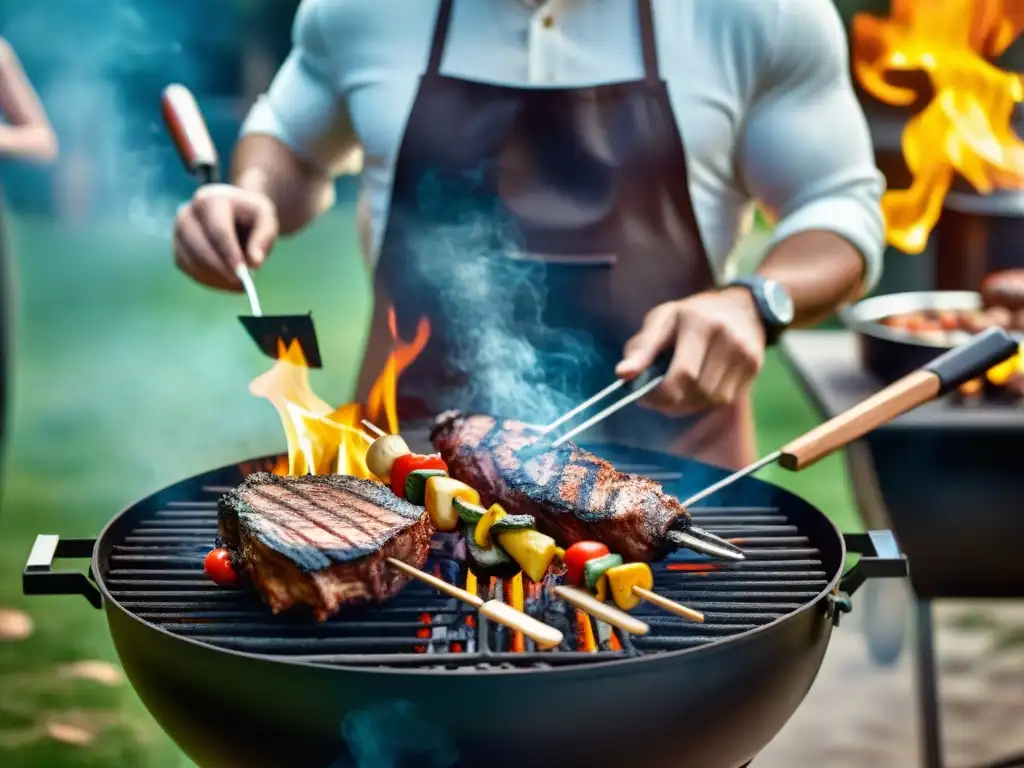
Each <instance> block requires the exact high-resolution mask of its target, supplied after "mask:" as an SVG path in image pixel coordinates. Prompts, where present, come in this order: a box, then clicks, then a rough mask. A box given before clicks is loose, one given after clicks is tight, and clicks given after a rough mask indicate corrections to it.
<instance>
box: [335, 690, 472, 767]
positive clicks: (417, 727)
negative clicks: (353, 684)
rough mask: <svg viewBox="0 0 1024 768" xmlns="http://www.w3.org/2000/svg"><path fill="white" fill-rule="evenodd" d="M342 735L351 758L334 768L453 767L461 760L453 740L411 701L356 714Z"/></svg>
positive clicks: (369, 709)
mask: <svg viewBox="0 0 1024 768" xmlns="http://www.w3.org/2000/svg"><path fill="white" fill-rule="evenodd" d="M341 733H342V736H343V737H344V739H345V743H346V744H347V745H348V751H349V755H350V756H351V758H350V759H349V758H345V757H343V758H340V759H338V760H336V761H335V762H334V764H333V765H332V766H331V768H449V766H451V765H454V764H455V761H456V760H458V757H459V753H458V749H457V748H456V747H455V745H454V744H453V743H452V741H451V739H450V738H449V737H448V736H447V735H446V734H444V733H443V732H442V731H441V730H440V729H439V728H437V727H436V726H434V725H433V724H432V723H431V722H430V721H429V720H428V719H427V718H426V717H425V716H424V715H423V714H422V713H421V712H419V711H418V710H417V708H416V705H414V704H413V703H411V702H408V701H394V702H387V703H383V704H377V705H374V706H372V707H368V708H366V709H362V710H359V711H357V712H352V713H351V714H349V715H348V716H347V717H346V718H345V720H344V722H343V723H342V725H341Z"/></svg>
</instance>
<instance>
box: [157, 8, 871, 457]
mask: <svg viewBox="0 0 1024 768" xmlns="http://www.w3.org/2000/svg"><path fill="white" fill-rule="evenodd" d="M360 151H361V152H363V153H364V157H365V167H364V168H363V171H362V188H361V195H360V202H359V219H360V232H361V235H362V244H363V248H364V250H365V251H366V254H367V257H368V259H369V260H370V262H371V264H372V265H373V267H374V277H375V279H374V285H375V294H376V295H375V310H374V313H373V320H372V330H371V334H370V341H369V343H368V346H367V350H366V355H365V359H364V367H363V371H362V374H361V376H360V383H359V387H360V392H359V395H360V397H361V398H363V397H365V395H366V394H367V390H368V387H369V384H370V383H371V382H372V381H373V380H374V379H375V378H376V375H377V374H378V372H379V371H380V369H381V366H382V364H383V361H384V358H385V356H386V355H387V353H388V351H389V349H390V346H391V345H390V337H389V330H388V322H387V320H388V308H389V307H390V306H394V309H395V312H396V315H397V318H398V320H399V327H400V329H402V330H403V335H407V332H405V329H409V328H412V327H414V326H415V323H416V321H417V320H418V318H419V317H420V316H421V315H426V316H427V317H428V318H429V319H430V321H431V324H432V335H431V340H430V343H429V344H428V346H427V348H426V350H425V351H424V352H423V353H422V354H421V355H420V356H419V358H417V360H416V362H415V363H414V364H413V365H412V366H411V367H410V368H409V369H408V371H406V372H405V373H404V374H403V376H402V378H401V379H400V381H399V389H400V394H401V395H406V396H409V397H410V399H409V400H407V401H406V402H407V403H409V404H413V403H414V404H415V405H416V406H417V408H413V406H412V405H409V408H410V410H407V411H406V413H405V415H407V416H410V415H420V413H419V411H423V412H435V413H436V412H437V411H439V410H442V409H443V408H445V407H449V406H452V405H454V406H456V407H462V408H467V409H468V408H475V407H486V404H487V403H488V402H494V401H495V388H500V387H501V386H502V385H503V382H504V381H505V380H503V379H501V378H500V375H498V376H495V375H494V370H495V369H496V368H498V369H500V367H501V366H502V365H507V366H508V367H509V371H508V374H509V376H510V377H511V378H510V379H509V380H511V381H513V383H516V384H521V385H523V388H524V390H525V391H535V392H547V391H557V390H560V389H561V390H563V391H564V390H566V389H570V390H572V393H573V396H574V397H575V396H580V397H582V396H586V395H589V394H592V393H593V392H596V391H598V390H599V389H601V388H602V387H603V386H605V385H606V384H607V383H609V381H611V380H612V377H613V376H615V375H618V376H620V377H626V378H633V377H636V376H638V375H639V374H641V373H642V372H643V371H644V370H645V369H647V368H648V366H650V365H651V364H652V363H653V362H655V360H656V359H657V358H659V356H661V355H662V354H663V353H668V354H669V355H670V356H671V363H670V366H669V369H668V375H667V377H666V379H665V381H664V382H663V383H662V385H661V386H660V387H659V388H658V389H657V390H655V391H654V392H653V393H652V394H651V395H650V396H649V397H648V398H647V402H646V404H647V405H648V406H649V409H647V410H643V409H635V408H628V409H625V410H624V411H621V412H620V413H618V414H616V416H615V417H613V419H611V420H609V422H608V423H606V424H605V425H603V426H604V429H605V433H604V436H606V437H608V438H610V439H613V440H616V441H619V442H627V443H633V444H641V445H643V446H644V447H648V448H651V449H656V450H666V451H671V452H675V453H680V454H685V455H690V456H694V457H696V458H700V459H703V460H705V461H710V462H712V463H716V464H721V465H725V466H733V467H737V466H741V465H744V464H746V463H748V462H749V461H750V460H752V459H753V458H754V451H755V446H754V433H753V423H752V415H751V408H750V400H749V397H750V388H751V385H752V383H753V381H754V379H755V377H756V375H757V373H758V371H759V369H760V367H761V364H762V361H763V359H764V353H765V348H766V346H768V345H771V344H773V343H774V342H775V341H776V340H777V339H778V337H779V335H780V334H781V333H782V332H783V331H784V330H785V329H786V328H787V327H788V326H790V325H806V324H813V323H815V322H817V321H819V320H821V319H823V318H825V317H826V316H828V315H829V314H830V313H831V312H832V311H833V310H834V309H835V308H836V307H837V306H838V305H840V304H842V303H845V302H847V301H850V300H852V299H854V298H856V297H857V296H859V295H860V294H861V293H863V292H864V291H866V290H867V289H869V288H870V287H871V286H872V285H873V284H874V282H875V281H876V280H877V278H878V276H879V272H880V269H881V254H882V248H883V225H882V217H881V211H880V207H879V200H880V197H881V193H882V190H883V182H882V178H881V175H880V174H879V173H878V171H877V170H876V169H875V167H874V163H873V155H872V149H871V144H870V138H869V134H868V131H867V127H866V123H865V120H864V116H863V114H862V112H861V110H860V108H859V106H858V104H857V102H856V99H855V97H854V94H853V91H852V88H851V85H850V82H849V77H848V72H847V47H846V40H845V37H844V32H843V29H842V26H841V22H840V19H839V17H838V15H837V13H836V10H835V8H834V7H833V6H832V3H831V2H828V0H548V1H547V2H540V1H539V0H538V1H531V0H376V2H372V3H368V2H361V1H360V0H304V1H303V2H302V4H301V6H300V8H299V11H298V16H297V18H296V21H295V26H294V48H293V50H292V52H291V54H290V56H289V57H288V59H287V61H286V62H285V63H284V65H283V66H282V68H281V70H280V71H279V72H278V74H277V76H276V77H275V79H274V82H273V84H272V85H271V87H270V89H269V92H268V93H267V94H266V95H265V96H264V97H262V98H261V99H260V100H259V101H258V103H257V104H256V105H255V107H254V108H253V110H252V112H251V113H250V115H249V117H248V119H247V121H246V124H245V126H244V129H243V136H242V139H241V141H240V142H239V144H238V146H237V148H236V150H235V153H234V160H233V168H232V178H231V180H232V183H231V184H230V185H218V186H210V187H206V188H203V189H201V190H199V191H198V192H197V193H196V195H195V197H194V198H193V199H192V201H191V202H190V203H189V204H187V205H186V206H183V208H182V209H181V212H180V214H179V217H178V221H177V224H176V227H175V239H174V252H175V259H176V262H177V264H178V266H179V267H180V268H181V269H182V270H183V271H185V272H186V273H187V274H189V275H190V276H192V277H193V278H194V279H196V280H198V281H200V282H202V283H205V284H207V285H210V286H214V287H217V288H222V289H225V290H239V289H240V287H241V286H240V285H239V284H238V281H237V279H236V278H235V277H234V272H233V266H234V265H235V264H237V263H239V262H241V261H243V260H244V261H245V262H246V263H248V264H249V266H250V267H251V268H254V269H255V268H258V267H259V266H260V265H262V264H263V262H264V261H265V260H266V258H267V256H268V254H269V252H270V249H271V247H272V245H273V243H274V240H275V238H276V237H277V236H278V235H279V234H288V233H292V232H295V231H296V230H298V229H301V228H302V227H303V226H305V225H306V224H307V223H309V222H310V221H312V220H313V219H314V218H316V216H317V215H318V214H320V213H321V212H322V211H324V210H325V209H326V208H328V207H329V206H330V205H331V203H332V202H333V186H332V178H333V176H335V175H337V174H338V173H339V171H340V170H341V169H342V168H343V167H344V165H345V164H346V163H347V162H351V160H352V158H353V156H354V155H355V154H356V153H358V152H360ZM755 200H756V201H758V202H759V203H760V204H761V206H762V207H763V209H764V210H766V211H767V212H769V213H770V214H771V215H772V216H773V217H775V218H776V219H777V227H776V228H775V230H774V233H773V236H772V240H771V243H770V247H769V248H768V250H767V253H766V255H765V256H764V258H763V260H762V261H761V262H760V265H759V266H758V268H757V270H756V272H755V274H754V275H753V276H750V277H743V278H736V277H734V272H735V265H734V263H733V262H732V260H731V259H730V254H731V252H732V250H733V247H734V245H735V244H736V242H737V240H738V238H739V237H740V236H741V235H742V234H743V232H744V231H745V229H746V227H747V225H748V224H749V221H750V218H751V213H752V202H753V201H755ZM236 232H242V233H244V235H245V237H244V238H242V239H240V238H239V237H238V236H237V235H236ZM453 282H454V284H455V287H454V288H453V285H452V284H453ZM467 306H468V307H469V310H468V311H467V309H466V307H467ZM492 312H493V313H499V314H500V322H497V321H494V320H493V319H489V318H490V313H492ZM489 324H490V325H489ZM492 326H493V329H494V330H495V331H499V330H500V331H501V334H500V335H499V336H498V337H496V338H497V340H496V339H495V338H491V337H488V336H487V335H486V334H483V333H481V327H484V328H486V327H492ZM502 334H503V335H502ZM467 340H471V341H472V342H473V343H468V342H467ZM524 346H525V349H527V350H529V351H530V353H529V354H525V356H524V354H521V353H522V352H523V349H524ZM531 355H532V356H531ZM567 358H568V359H567ZM556 360H557V361H559V363H560V364H559V365H553V364H551V362H552V361H556ZM499 374H500V370H499ZM453 399H460V400H461V401H460V402H452V400H453ZM542 399H543V398H535V402H534V406H535V407H537V402H539V400H542ZM527 405H530V403H529V402H528V403H527ZM515 415H526V416H529V415H530V414H529V413H525V414H515Z"/></svg>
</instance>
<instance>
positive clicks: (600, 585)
mask: <svg viewBox="0 0 1024 768" xmlns="http://www.w3.org/2000/svg"><path fill="white" fill-rule="evenodd" d="M594 597H596V598H597V599H598V600H600V601H601V602H602V603H603V602H605V601H606V600H607V599H608V574H607V573H606V574H603V575H602V576H601V578H600V579H598V580H597V586H596V587H595V588H594ZM616 602H617V601H616Z"/></svg>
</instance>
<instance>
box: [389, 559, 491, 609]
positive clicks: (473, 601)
mask: <svg viewBox="0 0 1024 768" xmlns="http://www.w3.org/2000/svg"><path fill="white" fill-rule="evenodd" d="M388 564H389V565H392V566H394V567H395V568H397V569H398V570H400V571H404V572H405V573H407V574H409V575H410V576H412V577H413V578H414V579H419V580H420V581H422V582H423V583H424V584H428V585H429V586H431V587H433V588H434V589H436V590H437V591H438V592H442V593H444V594H446V595H448V596H449V597H454V598H455V599H456V600H461V601H462V602H464V603H467V604H469V605H472V606H473V607H474V608H479V607H480V606H482V605H483V604H484V601H483V600H481V599H480V598H479V597H477V596H476V595H474V594H473V593H472V592H467V591H466V590H464V589H460V588H459V587H456V586H455V585H454V584H449V583H448V582H447V581H445V580H444V579H439V578H437V576H433V575H431V574H429V573H426V572H425V571H421V570H420V569H419V568H414V567H413V566H411V565H409V564H408V563H403V562H402V561H401V560H396V559H395V558H393V557H389V558H388Z"/></svg>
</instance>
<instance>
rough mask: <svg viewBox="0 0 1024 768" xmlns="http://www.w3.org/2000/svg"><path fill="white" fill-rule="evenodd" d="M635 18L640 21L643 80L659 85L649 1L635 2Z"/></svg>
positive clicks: (638, 0)
mask: <svg viewBox="0 0 1024 768" xmlns="http://www.w3.org/2000/svg"><path fill="white" fill-rule="evenodd" d="M636 10H637V17H638V18H639V19H640V44H641V46H642V47H643V54H644V78H645V79H646V80H647V82H649V83H655V84H657V83H660V82H661V72H660V71H659V69H658V44H657V42H656V39H655V36H654V14H653V13H652V11H651V0H636Z"/></svg>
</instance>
